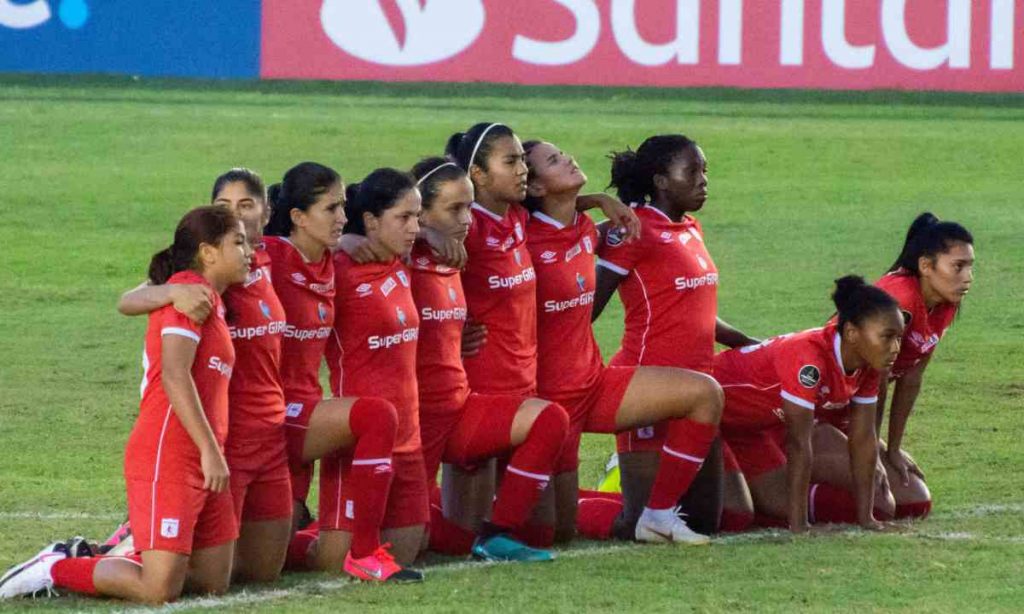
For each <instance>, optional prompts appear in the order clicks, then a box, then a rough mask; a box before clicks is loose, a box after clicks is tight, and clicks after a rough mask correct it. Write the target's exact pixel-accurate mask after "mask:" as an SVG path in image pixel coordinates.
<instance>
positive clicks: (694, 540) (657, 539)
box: [635, 507, 711, 546]
mask: <svg viewBox="0 0 1024 614" xmlns="http://www.w3.org/2000/svg"><path fill="white" fill-rule="evenodd" d="M635 536H636V540H637V541H640V542H646V543H649V544H668V543H673V544H687V545H690V546H702V545H704V544H708V543H711V538H709V537H708V536H707V535H702V534H700V533H697V532H696V531H694V530H693V529H691V528H690V527H689V526H687V524H686V522H685V521H684V520H683V519H682V518H680V517H679V508H678V507H674V508H672V509H667V510H652V509H650V508H644V511H643V513H642V514H640V520H638V521H637V523H636V533H635Z"/></svg>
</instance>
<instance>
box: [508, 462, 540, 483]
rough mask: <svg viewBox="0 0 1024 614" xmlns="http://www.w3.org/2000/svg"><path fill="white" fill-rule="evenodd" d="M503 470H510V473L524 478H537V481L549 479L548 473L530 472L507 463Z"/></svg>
mask: <svg viewBox="0 0 1024 614" xmlns="http://www.w3.org/2000/svg"><path fill="white" fill-rule="evenodd" d="M505 471H511V472H512V473H514V474H516V475H521V476H523V477H524V478H532V479H534V480H537V481H539V482H547V481H548V480H550V479H551V476H550V475H542V474H540V473H530V472H529V471H523V470H522V469H519V468H517V467H513V466H512V465H507V466H506V467H505Z"/></svg>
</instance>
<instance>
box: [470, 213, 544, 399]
mask: <svg viewBox="0 0 1024 614" xmlns="http://www.w3.org/2000/svg"><path fill="white" fill-rule="evenodd" d="M528 217H529V214H528V213H527V212H526V209H524V208H523V207H522V206H520V205H516V204H513V205H511V206H509V209H508V211H507V212H506V213H505V216H504V217H499V216H497V215H495V214H494V213H491V212H490V211H488V210H487V209H484V208H483V207H481V206H480V205H478V204H476V203H474V204H473V224H472V226H470V228H469V236H468V237H466V251H467V252H468V253H469V262H468V263H467V264H466V268H465V270H464V271H463V272H462V286H463V288H464V289H465V292H466V303H467V305H468V309H469V318H470V319H471V320H473V321H474V322H479V323H482V324H484V325H485V326H487V343H485V344H484V346H483V348H482V349H481V350H480V353H479V354H477V355H476V356H473V357H470V358H467V359H466V360H465V362H464V364H465V367H466V373H467V374H468V375H469V383H470V386H471V387H472V388H473V391H474V392H482V393H486V394H511V395H522V396H529V395H532V394H534V392H535V391H536V388H537V302H536V301H537V281H536V274H535V272H534V270H533V263H532V262H531V260H530V252H529V251H527V249H526V245H525V243H526V221H527V219H528Z"/></svg>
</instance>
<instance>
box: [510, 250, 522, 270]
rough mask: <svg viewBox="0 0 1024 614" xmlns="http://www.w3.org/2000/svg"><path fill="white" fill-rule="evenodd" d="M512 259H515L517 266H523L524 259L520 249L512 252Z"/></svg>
mask: <svg viewBox="0 0 1024 614" xmlns="http://www.w3.org/2000/svg"><path fill="white" fill-rule="evenodd" d="M512 257H513V258H515V260H516V265H517V266H523V257H522V256H521V255H519V250H518V249H517V250H515V251H514V252H512Z"/></svg>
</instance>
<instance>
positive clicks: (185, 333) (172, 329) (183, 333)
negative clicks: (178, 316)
mask: <svg viewBox="0 0 1024 614" xmlns="http://www.w3.org/2000/svg"><path fill="white" fill-rule="evenodd" d="M164 335H178V336H179V337H188V338H189V339H191V340H192V341H195V342H196V343H199V335H197V334H195V333H194V332H192V331H190V330H189V329H187V328H179V327H177V326H167V327H164V328H162V329H160V336H161V337H162V336H164Z"/></svg>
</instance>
